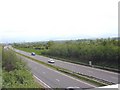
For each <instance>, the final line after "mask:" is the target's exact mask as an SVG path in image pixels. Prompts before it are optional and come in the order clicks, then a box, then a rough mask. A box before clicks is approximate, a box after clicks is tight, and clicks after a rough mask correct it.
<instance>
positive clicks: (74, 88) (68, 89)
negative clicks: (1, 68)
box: [65, 87, 80, 90]
mask: <svg viewBox="0 0 120 90" xmlns="http://www.w3.org/2000/svg"><path fill="white" fill-rule="evenodd" d="M65 90H80V87H67V88H66V89H65Z"/></svg>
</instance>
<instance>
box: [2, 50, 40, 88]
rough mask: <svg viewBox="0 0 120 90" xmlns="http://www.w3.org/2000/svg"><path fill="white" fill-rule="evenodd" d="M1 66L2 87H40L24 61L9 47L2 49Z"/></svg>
mask: <svg viewBox="0 0 120 90" xmlns="http://www.w3.org/2000/svg"><path fill="white" fill-rule="evenodd" d="M2 68H3V73H2V77H3V83H2V87H3V88H40V86H39V85H38V83H36V82H35V81H34V79H33V76H32V74H31V72H30V71H29V68H28V67H27V66H26V64H25V62H23V61H22V60H21V59H20V58H18V57H17V56H16V54H15V53H14V52H13V51H11V50H9V49H5V50H3V60H2Z"/></svg>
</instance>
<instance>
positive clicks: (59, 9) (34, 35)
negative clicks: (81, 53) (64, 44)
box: [0, 0, 119, 43]
mask: <svg viewBox="0 0 120 90" xmlns="http://www.w3.org/2000/svg"><path fill="white" fill-rule="evenodd" d="M118 1H119V0H0V42H3V43H11V42H33V41H49V40H71V39H83V38H86V39H87V38H107V37H117V36H118Z"/></svg>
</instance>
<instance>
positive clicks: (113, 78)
mask: <svg viewBox="0 0 120 90" xmlns="http://www.w3.org/2000/svg"><path fill="white" fill-rule="evenodd" d="M14 50H15V51H16V52H19V53H21V54H24V55H26V56H30V57H32V58H35V59H37V60H40V61H43V62H46V63H48V60H49V59H50V58H48V57H44V56H40V55H35V56H31V53H28V52H24V51H21V50H17V49H14ZM54 61H55V63H54V64H52V65H55V66H59V67H62V68H65V69H68V70H71V71H74V72H79V73H82V74H85V75H88V76H93V77H96V78H99V79H102V80H105V81H109V82H113V83H115V84H118V75H119V77H120V74H118V73H114V72H110V71H106V70H101V69H96V68H92V67H87V66H83V65H77V64H73V63H69V62H64V61H60V60H56V59H54Z"/></svg>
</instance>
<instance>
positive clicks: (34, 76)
mask: <svg viewBox="0 0 120 90" xmlns="http://www.w3.org/2000/svg"><path fill="white" fill-rule="evenodd" d="M33 76H34V77H35V78H36V79H37V80H39V81H40V82H41V83H42V84H43V85H44V86H46V87H47V88H51V87H50V86H49V85H47V84H46V83H44V82H43V81H42V80H40V79H39V78H38V77H37V76H35V75H33Z"/></svg>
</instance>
